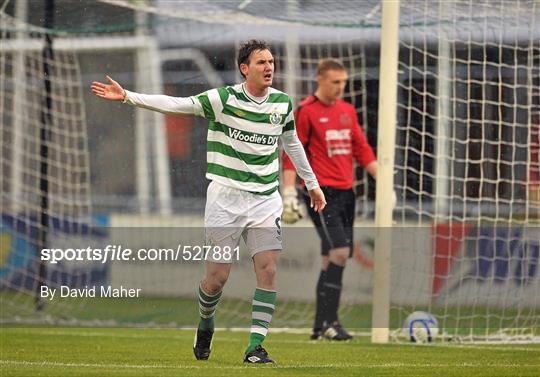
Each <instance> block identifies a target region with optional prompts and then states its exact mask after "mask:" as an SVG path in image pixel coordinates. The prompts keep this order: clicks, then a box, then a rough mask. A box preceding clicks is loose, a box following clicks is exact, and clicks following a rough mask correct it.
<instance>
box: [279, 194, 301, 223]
mask: <svg viewBox="0 0 540 377" xmlns="http://www.w3.org/2000/svg"><path fill="white" fill-rule="evenodd" d="M296 195H297V194H296V188H295V187H294V186H287V187H284V188H283V215H282V216H281V218H282V220H283V222H284V223H285V224H294V223H295V222H297V221H298V220H300V219H301V218H302V212H300V206H299V204H298V198H297V196H296Z"/></svg>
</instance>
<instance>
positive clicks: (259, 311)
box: [246, 288, 276, 354]
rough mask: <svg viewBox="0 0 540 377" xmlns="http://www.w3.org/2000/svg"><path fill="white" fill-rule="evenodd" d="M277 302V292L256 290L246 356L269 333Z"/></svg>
mask: <svg viewBox="0 0 540 377" xmlns="http://www.w3.org/2000/svg"><path fill="white" fill-rule="evenodd" d="M275 302H276V292H275V291H269V290H266V289H262V288H256V289H255V295H254V296H253V305H252V310H251V318H252V319H251V334H250V335H249V345H248V347H247V349H246V354H247V353H249V352H251V351H253V350H254V349H255V347H257V346H258V345H259V344H262V342H263V341H264V339H265V338H266V334H267V333H268V326H269V325H270V322H271V321H272V315H273V314H274V309H275V305H274V304H275Z"/></svg>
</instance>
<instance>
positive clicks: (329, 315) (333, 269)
mask: <svg viewBox="0 0 540 377" xmlns="http://www.w3.org/2000/svg"><path fill="white" fill-rule="evenodd" d="M344 268H345V267H342V266H338V265H337V264H334V263H332V262H330V263H329V264H328V269H327V270H326V281H325V282H324V295H325V297H324V298H325V301H326V318H325V320H326V322H327V323H328V324H331V323H333V322H335V321H337V320H338V315H337V312H338V308H339V298H340V296H341V280H342V278H343V269H344Z"/></svg>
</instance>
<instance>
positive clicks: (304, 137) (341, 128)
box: [283, 95, 376, 190]
mask: <svg viewBox="0 0 540 377" xmlns="http://www.w3.org/2000/svg"><path fill="white" fill-rule="evenodd" d="M295 117H296V131H297V133H298V138H299V139H300V141H301V142H302V145H303V146H304V149H305V150H306V155H307V158H308V160H309V163H310V165H311V168H312V169H313V171H314V173H315V175H316V176H317V180H318V181H319V184H320V185H321V186H330V187H333V188H336V189H341V190H348V189H350V188H352V185H353V180H354V177H353V157H354V158H355V159H356V161H357V162H358V164H359V165H360V166H362V167H365V166H367V165H368V164H369V163H371V162H373V161H375V160H376V158H375V154H374V153H373V150H372V149H371V147H370V146H369V144H368V142H367V140H366V137H365V135H364V133H363V132H362V129H361V128H360V125H359V124H358V120H357V116H356V111H355V109H354V107H353V106H352V105H351V104H349V103H347V102H345V101H343V100H340V99H338V100H337V101H336V103H335V104H333V105H326V104H324V103H322V102H321V101H319V100H318V99H317V97H315V96H313V95H312V96H309V97H308V98H306V99H305V100H304V101H302V102H301V103H300V105H299V107H298V109H297V110H296V113H295ZM283 169H292V170H294V165H293V164H292V162H291V160H290V159H289V158H288V156H287V155H286V154H284V156H283Z"/></svg>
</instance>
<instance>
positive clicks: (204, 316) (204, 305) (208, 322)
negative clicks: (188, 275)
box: [199, 285, 222, 330]
mask: <svg viewBox="0 0 540 377" xmlns="http://www.w3.org/2000/svg"><path fill="white" fill-rule="evenodd" d="M221 293H222V291H219V292H218V293H216V294H213V295H210V294H208V293H206V292H205V291H204V290H203V288H202V286H201V285H199V316H200V317H201V320H200V321H199V329H201V330H214V313H215V312H216V306H217V304H218V302H219V299H220V298H221Z"/></svg>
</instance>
